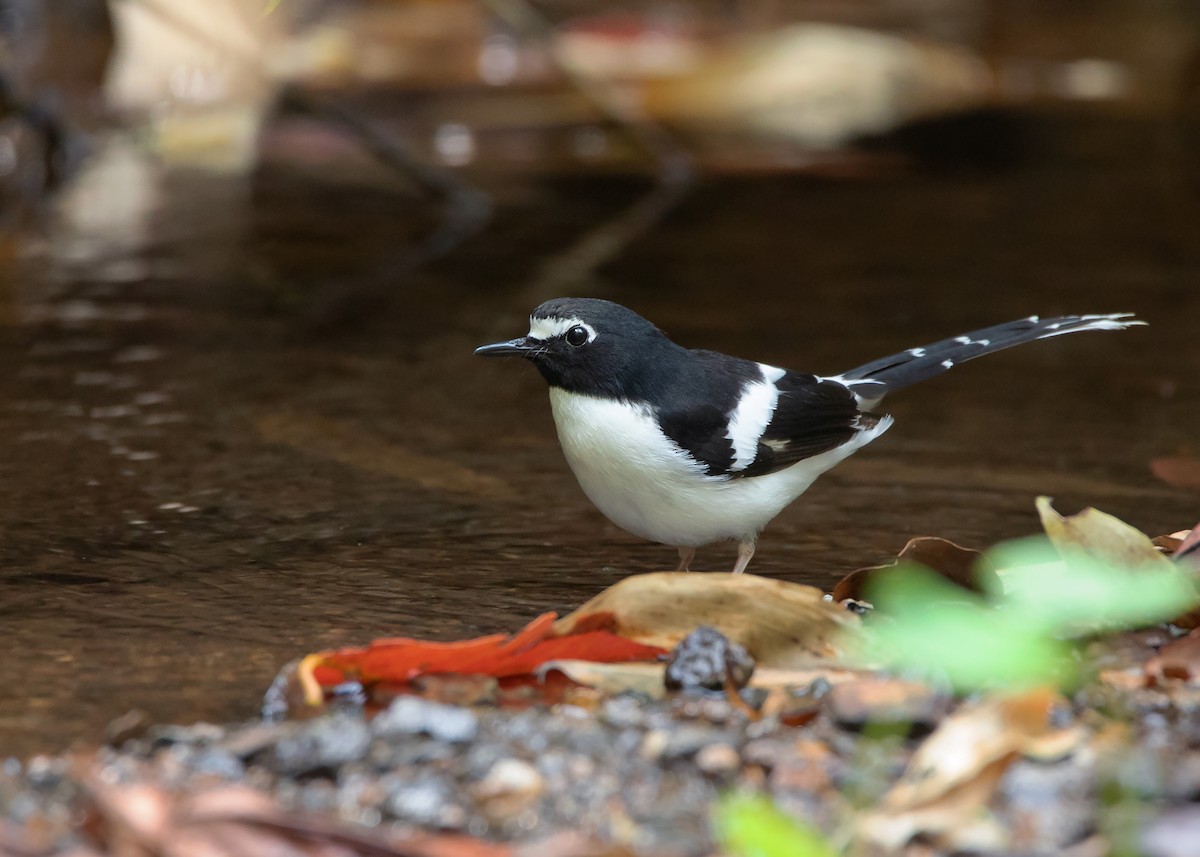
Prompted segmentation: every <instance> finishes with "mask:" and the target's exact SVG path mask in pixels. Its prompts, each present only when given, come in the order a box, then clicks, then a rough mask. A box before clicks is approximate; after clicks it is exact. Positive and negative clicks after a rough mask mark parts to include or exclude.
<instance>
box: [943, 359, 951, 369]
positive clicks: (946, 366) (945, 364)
mask: <svg viewBox="0 0 1200 857" xmlns="http://www.w3.org/2000/svg"><path fill="white" fill-rule="evenodd" d="M952 366H954V361H953V360H943V361H942V368H943V369H949V368H951V367H952Z"/></svg>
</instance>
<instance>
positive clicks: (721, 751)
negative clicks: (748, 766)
mask: <svg viewBox="0 0 1200 857" xmlns="http://www.w3.org/2000/svg"><path fill="white" fill-rule="evenodd" d="M741 763H742V760H741V757H740V756H738V751H737V750H735V749H734V748H733V747H731V746H730V745H729V744H709V745H708V746H707V747H703V748H701V749H700V751H699V752H698V753H696V767H697V768H699V769H700V770H702V771H703V772H704V773H706V774H712V775H714V776H720V775H724V774H729V773H732V772H734V771H736V770H737V769H738V768H740V767H741Z"/></svg>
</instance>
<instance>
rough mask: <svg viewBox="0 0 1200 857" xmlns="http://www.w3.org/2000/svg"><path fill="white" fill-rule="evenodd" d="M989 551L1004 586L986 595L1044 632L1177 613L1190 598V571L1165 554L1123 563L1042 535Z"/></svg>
mask: <svg viewBox="0 0 1200 857" xmlns="http://www.w3.org/2000/svg"><path fill="white" fill-rule="evenodd" d="M988 558H989V559H990V560H991V561H992V563H993V564H994V565H995V567H996V568H997V569H999V570H1000V571H999V575H1000V577H1001V578H1002V579H1003V581H1004V589H1005V591H1004V592H1003V593H989V595H991V596H992V597H993V598H995V599H996V600H997V601H999V603H1000V604H1001V605H1003V607H1004V609H1005V610H1006V611H1009V612H1013V613H1016V614H1019V615H1020V616H1021V617H1022V618H1023V619H1024V621H1026V622H1028V623H1031V624H1036V625H1039V626H1041V627H1042V628H1043V629H1045V632H1046V633H1048V634H1054V635H1058V636H1072V635H1080V634H1085V633H1094V632H1097V631H1111V630H1117V629H1121V628H1136V627H1142V626H1145V625H1151V624H1154V623H1156V622H1164V621H1168V620H1170V619H1173V618H1175V617H1176V616H1180V615H1182V614H1183V613H1186V612H1187V611H1188V610H1190V609H1191V608H1192V607H1193V606H1195V605H1196V603H1197V595H1196V588H1195V586H1194V585H1193V583H1192V581H1191V579H1190V578H1189V577H1188V576H1187V575H1186V574H1185V573H1184V572H1183V571H1182V570H1181V569H1179V568H1178V567H1177V566H1175V565H1174V564H1172V563H1170V562H1165V561H1164V563H1163V564H1162V565H1157V564H1144V565H1142V566H1140V567H1138V568H1136V569H1134V570H1129V569H1127V568H1124V567H1116V566H1114V565H1112V564H1110V563H1108V562H1105V561H1104V560H1102V559H1099V558H1098V557H1097V555H1096V554H1095V553H1085V552H1084V551H1083V550H1082V549H1080V548H1073V547H1070V546H1066V547H1060V548H1059V549H1055V547H1054V546H1053V545H1052V544H1051V543H1050V542H1048V541H1047V540H1045V539H1042V538H1036V539H1023V540H1021V541H1017V542H1009V543H1008V544H1004V545H1001V546H999V547H997V548H995V549H994V550H992V551H989V552H988Z"/></svg>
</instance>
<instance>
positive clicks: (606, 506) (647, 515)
mask: <svg viewBox="0 0 1200 857" xmlns="http://www.w3.org/2000/svg"><path fill="white" fill-rule="evenodd" d="M550 406H551V408H552V410H553V412H554V422H555V425H556V426H557V427H558V439H559V442H560V443H561V444H562V448H563V453H564V454H565V455H566V458H567V463H568V464H569V465H570V466H571V470H572V471H573V472H574V473H575V478H576V479H578V480H579V485H580V487H582V488H583V492H584V493H585V494H586V495H587V496H588V499H589V500H591V501H592V502H593V503H594V504H595V505H596V507H597V508H598V509H600V511H601V512H603V513H604V514H605V515H606V516H607V517H608V518H609V519H610V520H611V521H612V522H613V523H615V524H616V525H617V526H619V527H621V528H622V529H624V530H628V531H629V532H631V533H634V534H635V535H639V536H642V537H643V538H647V539H651V540H653V541H656V542H662V543H663V544H668V545H672V546H676V547H699V546H701V545H706V544H709V543H710V542H715V541H721V540H724V539H738V540H742V539H752V538H754V536H756V535H757V534H758V532H759V531H760V530H761V529H762V528H763V527H764V526H766V524H767V522H768V521H770V520H771V519H772V518H773V517H775V516H776V515H777V514H779V512H780V511H781V510H782V509H783V508H784V507H785V506H786V505H787V504H788V503H790V502H792V500H794V499H796V497H798V496H799V495H800V494H802V493H803V492H804V491H805V489H807V488H808V486H809V485H811V484H812V482H813V480H815V479H816V478H817V477H818V476H819V475H820V474H822V473H824V472H825V471H826V470H828V469H829V468H830V467H832V466H833V465H835V464H837V463H838V462H839V461H841V460H842V459H843V458H845V457H846V456H847V455H850V453H852V452H854V451H855V450H856V449H858V448H859V447H860V446H862V445H863V444H865V443H868V442H870V441H871V440H874V439H875V438H876V437H878V436H879V434H881V433H882V432H883V431H884V430H886V429H887V427H888V425H890V422H891V421H890V420H882V421H880V424H879V425H878V426H876V427H875V428H873V429H871V430H870V431H868V432H862V433H860V434H858V435H857V436H856V437H855V438H853V439H852V440H851V441H850V442H849V443H847V444H846V445H844V446H841V447H838V448H837V449H834V450H830V451H829V452H826V453H823V454H821V455H818V456H815V457H813V458H810V459H806V460H805V461H802V462H799V463H798V464H795V465H793V466H792V467H789V468H787V469H786V470H781V471H778V472H776V473H771V474H768V475H766V476H755V477H751V478H742V479H731V478H728V477H724V476H709V475H708V474H707V473H706V472H705V468H704V466H703V465H701V464H699V463H697V462H696V461H695V460H693V459H692V458H691V457H690V456H689V455H688V454H687V453H686V452H684V451H683V449H681V448H680V447H679V446H678V445H677V444H676V443H675V442H674V441H672V440H671V439H670V438H668V437H666V436H665V435H664V434H663V433H662V431H661V430H660V429H659V427H658V423H657V422H656V421H655V419H654V415H653V413H652V412H651V410H650V408H649V407H647V406H645V405H631V404H628V403H623V402H616V401H612V400H609V399H601V398H596V397H592V396H584V395H581V394H578V393H568V392H566V391H564V390H560V389H557V388H554V387H552V388H551V389H550Z"/></svg>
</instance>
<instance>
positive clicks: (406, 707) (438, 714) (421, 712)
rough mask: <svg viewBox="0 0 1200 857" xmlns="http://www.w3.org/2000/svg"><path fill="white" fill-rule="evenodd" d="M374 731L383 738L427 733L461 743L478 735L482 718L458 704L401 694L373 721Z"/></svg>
mask: <svg viewBox="0 0 1200 857" xmlns="http://www.w3.org/2000/svg"><path fill="white" fill-rule="evenodd" d="M371 730H372V731H373V732H374V733H375V734H376V735H379V736H381V737H391V736H393V735H421V734H424V735H428V736H429V737H431V738H435V739H437V740H439V741H449V742H452V743H462V742H466V741H470V740H472V739H473V738H474V737H475V736H476V735H477V734H478V732H479V718H478V717H476V716H475V713H474V712H473V711H470V710H468V709H466V708H460V707H458V706H457V705H443V704H442V703H440V702H429V701H427V700H424V699H421V698H420V697H417V696H398V697H396V699H394V700H393V701H392V704H391V705H389V706H388V707H387V710H386V711H384V712H383V713H382V714H379V715H377V716H376V717H375V719H374V720H373V721H372V722H371Z"/></svg>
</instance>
